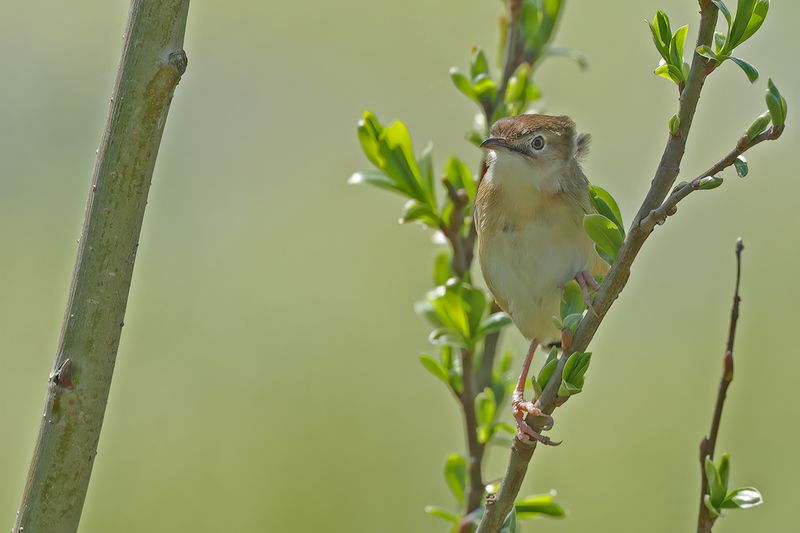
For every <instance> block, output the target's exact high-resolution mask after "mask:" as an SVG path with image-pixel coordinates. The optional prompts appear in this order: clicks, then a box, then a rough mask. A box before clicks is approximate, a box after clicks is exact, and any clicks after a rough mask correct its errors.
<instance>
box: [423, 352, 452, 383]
mask: <svg viewBox="0 0 800 533" xmlns="http://www.w3.org/2000/svg"><path fill="white" fill-rule="evenodd" d="M419 362H420V363H422V366H424V367H425V370H427V371H428V372H430V373H431V375H433V377H435V378H436V379H439V380H441V381H442V382H444V383H445V384H449V383H450V376H448V375H447V371H446V370H445V369H444V368H442V365H440V364H439V362H438V361H436V360H435V359H434V358H433V357H431V356H430V355H428V354H422V355H420V356H419Z"/></svg>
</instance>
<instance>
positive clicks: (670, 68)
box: [653, 60, 683, 83]
mask: <svg viewBox="0 0 800 533" xmlns="http://www.w3.org/2000/svg"><path fill="white" fill-rule="evenodd" d="M653 72H654V73H655V74H656V75H658V76H661V77H662V78H666V79H668V80H670V81H673V82H675V83H681V82H682V81H683V71H682V70H681V69H680V68H678V67H676V66H675V65H672V64H669V63H665V62H664V61H663V60H662V62H661V63H660V64H659V66H658V68H657V69H655V70H654V71H653Z"/></svg>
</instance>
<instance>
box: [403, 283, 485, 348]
mask: <svg viewBox="0 0 800 533" xmlns="http://www.w3.org/2000/svg"><path fill="white" fill-rule="evenodd" d="M415 309H416V311H417V312H418V313H420V314H423V315H425V317H426V318H428V320H429V321H430V322H431V323H432V324H434V325H439V326H440V327H439V328H438V329H437V330H434V331H433V332H432V333H431V336H430V339H431V342H433V343H435V344H452V345H454V346H461V347H465V348H469V349H470V350H473V349H474V347H475V343H476V341H477V340H478V339H477V332H478V328H479V327H480V324H481V320H482V319H483V313H484V312H485V310H486V295H485V294H484V292H483V291H482V290H480V289H478V288H475V287H472V286H470V285H469V284H467V283H464V282H461V281H459V280H457V279H450V280H449V281H448V282H447V284H445V285H441V286H439V287H436V288H435V289H434V290H432V291H430V292H429V293H428V294H427V296H426V301H425V302H424V303H418V304H417V305H416V307H415Z"/></svg>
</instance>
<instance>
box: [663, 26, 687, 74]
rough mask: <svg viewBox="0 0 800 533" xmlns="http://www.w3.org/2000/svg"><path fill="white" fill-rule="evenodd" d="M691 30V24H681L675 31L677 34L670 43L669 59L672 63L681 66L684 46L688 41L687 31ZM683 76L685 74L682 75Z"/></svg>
mask: <svg viewBox="0 0 800 533" xmlns="http://www.w3.org/2000/svg"><path fill="white" fill-rule="evenodd" d="M688 31H689V26H681V27H680V28H678V29H677V30H676V31H675V35H673V36H672V39H671V40H670V43H669V59H670V60H669V61H668V63H671V64H672V65H675V66H679V65H682V64H683V47H684V44H685V43H686V33H687V32H688ZM682 78H683V76H682Z"/></svg>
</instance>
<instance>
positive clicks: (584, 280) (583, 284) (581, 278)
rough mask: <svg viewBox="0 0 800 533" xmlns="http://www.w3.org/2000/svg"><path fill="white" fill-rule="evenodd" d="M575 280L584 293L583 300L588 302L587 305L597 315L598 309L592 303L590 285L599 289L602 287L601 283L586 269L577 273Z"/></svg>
mask: <svg viewBox="0 0 800 533" xmlns="http://www.w3.org/2000/svg"><path fill="white" fill-rule="evenodd" d="M575 281H577V282H578V285H579V286H580V288H581V292H582V293H583V301H584V303H585V304H586V307H587V308H588V309H589V311H591V312H592V314H593V315H594V316H597V311H595V310H594V306H593V305H592V295H591V294H589V287H591V288H593V289H594V290H598V289H599V288H600V284H599V283H597V280H596V279H594V276H592V275H591V274H590V273H589V272H588V271H586V270H581V271H580V272H578V273H577V274H575Z"/></svg>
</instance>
